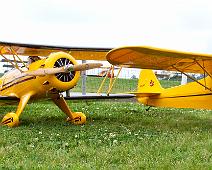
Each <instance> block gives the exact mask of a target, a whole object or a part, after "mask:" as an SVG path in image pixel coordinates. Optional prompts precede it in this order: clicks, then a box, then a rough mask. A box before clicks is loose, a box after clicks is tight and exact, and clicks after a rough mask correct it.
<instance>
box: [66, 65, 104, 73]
mask: <svg viewBox="0 0 212 170" xmlns="http://www.w3.org/2000/svg"><path fill="white" fill-rule="evenodd" d="M101 66H102V64H101V63H85V64H77V65H67V66H65V69H66V70H67V71H84V70H89V69H94V68H99V67H101Z"/></svg>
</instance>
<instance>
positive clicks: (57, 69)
mask: <svg viewBox="0 0 212 170" xmlns="http://www.w3.org/2000/svg"><path fill="white" fill-rule="evenodd" d="M101 66H102V64H101V63H85V64H78V65H72V64H67V65H65V66H61V67H55V68H40V69H37V70H35V71H28V72H25V73H23V74H24V76H45V75H52V74H58V73H70V72H73V71H84V70H89V69H94V68H99V67H101Z"/></svg>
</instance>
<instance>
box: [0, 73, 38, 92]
mask: <svg viewBox="0 0 212 170" xmlns="http://www.w3.org/2000/svg"><path fill="white" fill-rule="evenodd" d="M32 79H36V77H35V76H33V77H29V78H26V79H23V80H20V81H18V82H15V83H13V84H11V85H9V86H7V87H3V88H2V89H0V91H4V90H6V89H8V88H10V87H12V86H14V85H17V84H20V83H23V82H26V81H28V80H32Z"/></svg>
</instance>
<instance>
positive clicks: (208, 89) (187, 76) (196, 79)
mask: <svg viewBox="0 0 212 170" xmlns="http://www.w3.org/2000/svg"><path fill="white" fill-rule="evenodd" d="M172 67H173V68H174V69H176V70H177V71H179V72H180V73H182V74H184V75H185V76H187V77H188V78H190V79H191V80H193V81H195V82H196V83H198V84H199V85H201V86H203V87H205V89H207V90H209V91H211V92H212V90H211V88H209V87H207V86H206V84H205V85H204V84H202V83H200V82H199V81H198V80H197V79H195V78H193V77H191V76H190V75H188V74H186V73H185V72H183V71H181V70H179V69H178V68H177V67H175V66H172Z"/></svg>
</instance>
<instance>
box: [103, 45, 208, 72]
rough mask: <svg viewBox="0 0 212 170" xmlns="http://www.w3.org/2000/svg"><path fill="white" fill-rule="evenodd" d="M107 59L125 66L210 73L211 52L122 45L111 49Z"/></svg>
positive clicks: (114, 63)
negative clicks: (200, 52)
mask: <svg viewBox="0 0 212 170" xmlns="http://www.w3.org/2000/svg"><path fill="white" fill-rule="evenodd" d="M106 58H107V60H108V61H109V62H110V63H111V64H113V65H122V66H125V67H133V68H142V69H154V70H169V71H181V72H189V73H205V72H206V73H207V72H208V73H212V54H198V53H188V52H179V51H172V50H165V49H159V48H152V47H123V48H117V49H114V50H111V51H110V52H109V53H108V54H107V56H106Z"/></svg>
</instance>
